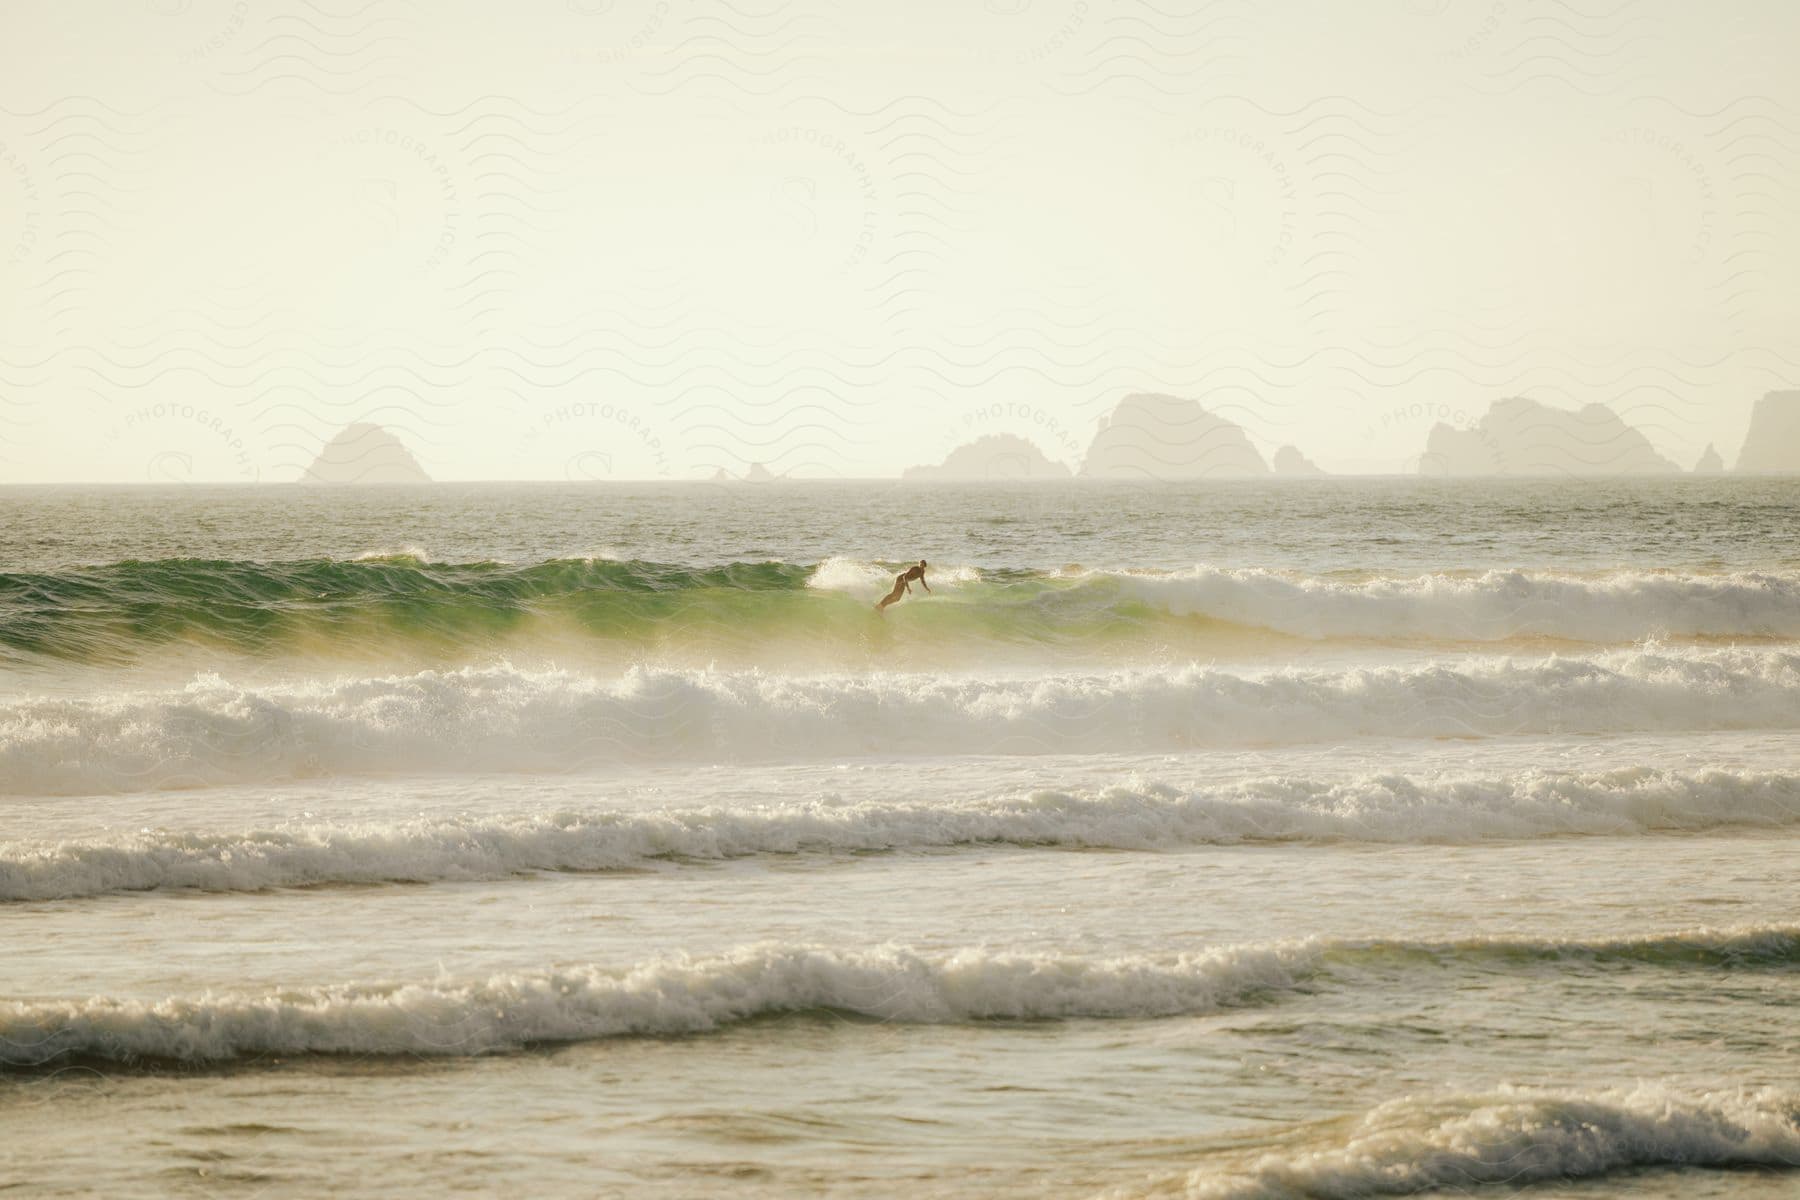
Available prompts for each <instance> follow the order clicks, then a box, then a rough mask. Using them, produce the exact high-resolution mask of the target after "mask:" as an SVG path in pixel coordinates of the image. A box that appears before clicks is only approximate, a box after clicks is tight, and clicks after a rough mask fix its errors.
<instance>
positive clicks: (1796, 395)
mask: <svg viewBox="0 0 1800 1200" xmlns="http://www.w3.org/2000/svg"><path fill="white" fill-rule="evenodd" d="M1737 469H1738V470H1739V471H1741V472H1745V473H1748V474H1752V475H1771V474H1776V473H1782V472H1790V471H1800V392H1770V393H1769V394H1768V395H1766V396H1764V397H1763V398H1762V399H1761V400H1758V401H1757V402H1756V407H1755V408H1753V409H1751V410H1750V432H1749V433H1748V434H1747V435H1745V437H1744V448H1743V449H1742V450H1740V451H1738V460H1737Z"/></svg>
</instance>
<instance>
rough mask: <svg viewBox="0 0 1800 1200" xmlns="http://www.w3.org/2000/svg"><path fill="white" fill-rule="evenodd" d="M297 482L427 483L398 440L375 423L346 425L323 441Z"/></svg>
mask: <svg viewBox="0 0 1800 1200" xmlns="http://www.w3.org/2000/svg"><path fill="white" fill-rule="evenodd" d="M300 482H301V483H430V482H431V476H429V475H427V474H425V470H424V468H422V467H420V466H419V462H418V460H417V459H415V458H414V457H413V456H412V451H410V450H408V449H407V448H406V447H405V446H404V445H402V444H401V442H400V439H399V438H397V437H395V436H394V435H393V434H391V433H389V432H388V431H387V430H385V429H383V428H382V427H381V426H379V425H371V424H368V423H367V422H362V421H359V422H357V423H356V424H354V425H346V426H344V428H343V429H341V430H339V431H338V434H337V436H336V437H334V438H332V439H331V440H330V441H329V442H326V443H325V448H324V449H323V450H320V451H319V456H318V457H317V458H316V459H314V460H313V464H312V466H310V467H308V468H306V471H305V473H304V474H302V475H301V476H300Z"/></svg>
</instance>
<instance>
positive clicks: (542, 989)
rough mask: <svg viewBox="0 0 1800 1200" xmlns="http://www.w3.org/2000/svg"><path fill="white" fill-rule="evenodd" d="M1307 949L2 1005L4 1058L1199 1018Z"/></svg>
mask: <svg viewBox="0 0 1800 1200" xmlns="http://www.w3.org/2000/svg"><path fill="white" fill-rule="evenodd" d="M1316 957H1317V951H1316V950H1315V949H1314V948H1313V947H1311V946H1307V945H1300V944H1296V945H1292V946H1282V947H1246V948H1228V949H1221V950H1210V951H1205V952H1201V953H1196V954H1184V955H1176V956H1170V957H1167V958H1161V959H1148V958H1116V959H1084V958H1079V957H1073V956H1067V955H1055V954H1015V953H1002V952H988V951H981V950H966V951H961V952H956V953H951V954H946V955H924V954H919V953H915V952H913V951H910V950H905V949H899V948H895V947H882V948H876V949H868V950H855V951H831V950H824V949H819V948H816V947H781V946H757V947H751V948H748V949H745V950H741V951H738V952H736V953H732V954H727V955H723V956H719V957H712V958H704V959H691V958H686V957H682V958H671V959H665V960H661V961H657V962H654V963H650V964H647V965H644V966H640V967H637V968H635V969H631V970H625V971H611V970H606V969H603V968H600V967H568V968H562V969H556V970H543V971H525V972H517V973H511V974H503V975H495V976H493V977H491V978H488V979H485V980H481V981H478V982H472V983H455V982H451V981H448V980H439V981H434V982H431V983H424V984H410V985H404V986H358V985H350V986H340V987H330V988H315V989H306V990H281V991H272V992H254V993H251V992H245V993H223V994H208V995H205V996H202V997H199V998H193V999H171V1000H164V1001H161V1002H158V1003H146V1002H142V1001H136V1000H119V999H111V998H96V999H88V1000H77V1001H69V1002H64V1003H16V1002H15V1003H0V1064H10V1065H30V1064H38V1063H44V1062H49V1061H52V1060H54V1059H57V1058H60V1057H65V1056H72V1055H73V1056H83V1057H94V1058H102V1059H111V1060H116V1061H131V1060H134V1059H141V1058H154V1059H175V1060H179V1061H183V1062H204V1061H219V1060H227V1059H235V1058H244V1057H249V1056H254V1055H260V1054H312V1053H321V1054H333V1053H362V1054H435V1055H469V1054H482V1053H487V1052H492V1051H496V1050H505V1049H511V1048H515V1047H519V1046H524V1045H529V1044H532V1043H536V1042H556V1041H580V1040H588V1039H597V1038H610V1037H625V1036H633V1035H669V1034H683V1033H696V1032H701V1031H705V1030H710V1029H714V1028H717V1027H718V1026H720V1025H725V1024H730V1023H733V1022H738V1021H744V1020H748V1019H750V1018H753V1017H759V1016H767V1015H772V1014H777V1013H788V1012H801V1011H809V1010H817V1009H835V1010H840V1011H844V1012H852V1013H860V1014H863V1015H866V1016H868V1017H871V1018H875V1019H878V1020H888V1021H908V1022H925V1023H957V1022H965V1021H977V1020H992V1019H1010V1020H1042V1019H1048V1018H1063V1017H1152V1016H1166V1015H1172V1014H1177V1013H1201V1012H1211V1011H1214V1010H1217V1009H1220V1008H1224V1007H1228V1006H1230V1005H1233V1004H1236V1003H1240V1002H1243V1001H1245V1000H1248V999H1250V998H1252V997H1253V996H1254V995H1255V994H1257V993H1259V992H1263V991H1267V990H1272V989H1273V990H1279V989H1284V988H1291V987H1293V986H1296V983H1297V981H1298V979H1299V978H1300V976H1301V975H1303V974H1304V973H1305V971H1306V970H1308V969H1309V968H1310V966H1311V965H1312V964H1313V963H1314V961H1315V960H1316Z"/></svg>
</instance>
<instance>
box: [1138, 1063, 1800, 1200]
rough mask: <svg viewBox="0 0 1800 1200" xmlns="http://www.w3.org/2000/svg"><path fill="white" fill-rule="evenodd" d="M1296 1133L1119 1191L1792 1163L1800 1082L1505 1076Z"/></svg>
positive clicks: (1401, 1188) (1408, 1188) (1237, 1191)
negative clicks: (1725, 1084) (1699, 1086)
mask: <svg viewBox="0 0 1800 1200" xmlns="http://www.w3.org/2000/svg"><path fill="white" fill-rule="evenodd" d="M1283 1140H1284V1141H1288V1140H1291V1141H1292V1142H1293V1143H1294V1144H1292V1145H1284V1146H1283V1147H1282V1148H1281V1149H1279V1150H1275V1151H1271V1152H1267V1153H1263V1154H1261V1155H1258V1156H1257V1157H1255V1158H1252V1159H1250V1160H1249V1161H1247V1162H1243V1163H1241V1164H1239V1165H1233V1166H1226V1167H1207V1168H1201V1169H1199V1170H1196V1171H1194V1172H1192V1173H1191V1174H1189V1175H1188V1176H1186V1177H1185V1178H1184V1179H1181V1180H1175V1181H1168V1182H1167V1183H1165V1184H1164V1185H1163V1186H1158V1187H1153V1188H1151V1189H1148V1190H1143V1191H1139V1190H1130V1189H1121V1190H1119V1191H1115V1192H1112V1193H1109V1195H1110V1196H1114V1197H1126V1196H1136V1195H1145V1196H1149V1195H1156V1196H1167V1195H1183V1196H1186V1197H1188V1198H1189V1200H1293V1198H1295V1197H1309V1198H1314V1200H1338V1198H1340V1197H1341V1198H1343V1200H1349V1198H1351V1197H1370V1196H1410V1195H1415V1194H1417V1193H1420V1192H1435V1191H1438V1190H1439V1189H1452V1190H1455V1191H1461V1190H1462V1189H1465V1188H1470V1187H1476V1186H1480V1185H1484V1184H1507V1185H1512V1186H1522V1185H1525V1184H1530V1183H1538V1182H1544V1181H1549V1180H1567V1179H1586V1178H1594V1177H1597V1176H1603V1175H1607V1174H1610V1173H1612V1172H1616V1171H1622V1170H1629V1169H1633V1168H1643V1167H1659V1166H1682V1167H1794V1166H1800V1093H1796V1092H1793V1091H1790V1090H1785V1089H1777V1088H1762V1089H1740V1090H1724V1091H1709V1092H1700V1093H1697V1094H1696V1093H1682V1092H1678V1091H1675V1090H1672V1089H1668V1088H1664V1087H1659V1086H1641V1087H1637V1088H1632V1089H1605V1090H1595V1091H1572V1090H1548V1089H1533V1088H1502V1089H1500V1090H1498V1091H1495V1092H1489V1093H1483V1094H1477V1095H1465V1096H1447V1097H1411V1096H1408V1097H1405V1098H1403V1099H1398V1100H1393V1101H1390V1102H1388V1103H1386V1104H1382V1105H1379V1106H1378V1107H1376V1108H1373V1109H1371V1110H1369V1111H1368V1112H1367V1113H1365V1114H1363V1115H1362V1116H1360V1117H1356V1118H1353V1119H1350V1120H1347V1121H1345V1120H1339V1121H1332V1122H1324V1123H1321V1124H1319V1125H1317V1126H1311V1127H1303V1129H1302V1134H1301V1136H1299V1137H1295V1138H1292V1139H1283Z"/></svg>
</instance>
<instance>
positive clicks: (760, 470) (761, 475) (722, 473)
mask: <svg viewBox="0 0 1800 1200" xmlns="http://www.w3.org/2000/svg"><path fill="white" fill-rule="evenodd" d="M780 478H781V476H779V475H776V474H773V473H771V472H770V470H769V468H767V467H765V466H763V465H762V464H761V463H759V462H753V463H751V464H750V465H749V466H748V467H746V468H745V469H744V473H743V474H742V475H733V474H732V473H731V472H729V471H727V470H726V469H725V468H724V467H719V468H718V469H717V470H715V471H714V472H713V473H712V481H713V482H714V483H772V482H774V481H775V480H777V479H780Z"/></svg>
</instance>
